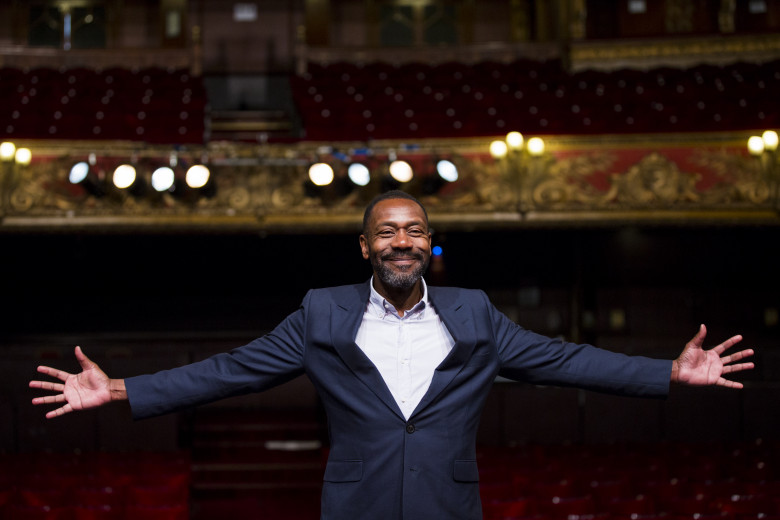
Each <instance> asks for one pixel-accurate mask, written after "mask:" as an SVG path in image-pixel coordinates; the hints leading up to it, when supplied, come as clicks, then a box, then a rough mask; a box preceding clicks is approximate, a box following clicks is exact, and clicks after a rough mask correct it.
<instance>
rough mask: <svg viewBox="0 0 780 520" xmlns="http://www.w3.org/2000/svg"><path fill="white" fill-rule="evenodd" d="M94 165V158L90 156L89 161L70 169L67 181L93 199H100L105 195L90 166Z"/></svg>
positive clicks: (101, 184)
mask: <svg viewBox="0 0 780 520" xmlns="http://www.w3.org/2000/svg"><path fill="white" fill-rule="evenodd" d="M94 164H95V157H94V155H93V154H90V157H89V161H79V162H77V163H76V164H74V165H73V166H71V168H70V172H69V173H68V181H69V182H70V183H71V184H76V185H78V186H81V187H82V188H84V190H86V191H87V192H88V193H91V194H92V195H94V196H95V197H102V196H103V195H105V194H106V190H105V187H104V186H103V183H102V182H101V181H100V179H99V178H98V175H97V173H95V171H94V169H93V168H92V165H94Z"/></svg>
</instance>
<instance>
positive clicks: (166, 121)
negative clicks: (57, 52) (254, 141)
mask: <svg viewBox="0 0 780 520" xmlns="http://www.w3.org/2000/svg"><path fill="white" fill-rule="evenodd" d="M0 98H2V99H3V103H2V106H0V135H2V136H3V138H4V139H97V140H101V139H123V140H131V141H144V142H153V143H202V142H203V140H204V130H205V118H206V106H207V96H206V91H205V88H204V85H203V81H202V79H201V78H200V77H196V76H193V75H192V74H190V73H189V72H187V71H185V70H167V69H161V68H157V67H153V68H152V67H150V68H144V69H139V70H130V69H124V68H119V67H116V68H110V69H105V70H100V71H98V70H93V69H87V68H74V69H63V70H56V69H51V68H37V69H30V70H22V69H17V68H13V67H3V68H0Z"/></svg>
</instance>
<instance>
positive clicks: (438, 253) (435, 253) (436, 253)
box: [431, 246, 444, 256]
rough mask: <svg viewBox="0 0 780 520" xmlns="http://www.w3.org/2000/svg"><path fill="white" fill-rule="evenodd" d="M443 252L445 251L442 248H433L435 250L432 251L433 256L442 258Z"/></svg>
mask: <svg viewBox="0 0 780 520" xmlns="http://www.w3.org/2000/svg"><path fill="white" fill-rule="evenodd" d="M443 252H444V251H443V250H442V248H441V246H433V249H431V253H433V256H441V254H442V253H443Z"/></svg>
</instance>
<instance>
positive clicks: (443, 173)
mask: <svg viewBox="0 0 780 520" xmlns="http://www.w3.org/2000/svg"><path fill="white" fill-rule="evenodd" d="M436 171H437V172H438V173H439V177H441V178H442V179H444V180H445V181H447V182H455V181H457V180H458V167H457V166H455V164H453V163H452V161H448V160H446V159H442V160H441V161H439V162H437V163H436Z"/></svg>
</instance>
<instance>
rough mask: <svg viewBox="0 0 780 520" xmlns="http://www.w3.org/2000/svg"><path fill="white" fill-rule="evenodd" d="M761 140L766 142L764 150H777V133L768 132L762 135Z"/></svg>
mask: <svg viewBox="0 0 780 520" xmlns="http://www.w3.org/2000/svg"><path fill="white" fill-rule="evenodd" d="M761 140H762V141H764V148H766V149H767V150H769V151H775V150H777V132H775V131H774V130H766V131H764V133H763V134H761Z"/></svg>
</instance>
